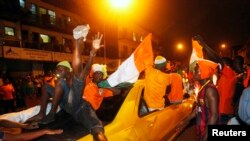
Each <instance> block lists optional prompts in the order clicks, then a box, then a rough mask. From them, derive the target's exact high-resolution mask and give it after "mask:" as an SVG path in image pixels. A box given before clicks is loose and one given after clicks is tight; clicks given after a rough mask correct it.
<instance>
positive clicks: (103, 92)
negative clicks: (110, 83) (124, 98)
mask: <svg viewBox="0 0 250 141" xmlns="http://www.w3.org/2000/svg"><path fill="white" fill-rule="evenodd" d="M110 96H113V92H112V91H111V90H108V89H105V88H98V86H97V85H96V84H95V83H93V82H89V83H88V84H87V85H86V86H85V88H84V90H83V96H82V98H83V99H85V100H86V101H88V102H89V103H90V104H91V106H92V107H93V108H94V109H95V110H97V109H98V108H99V107H100V105H101V103H102V100H103V98H104V97H110Z"/></svg>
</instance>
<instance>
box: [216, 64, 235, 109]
mask: <svg viewBox="0 0 250 141" xmlns="http://www.w3.org/2000/svg"><path fill="white" fill-rule="evenodd" d="M235 83H236V73H235V72H234V71H233V70H232V69H231V68H230V67H229V66H226V65H225V66H224V68H223V70H222V74H221V77H220V79H219V80H218V88H217V89H218V93H219V96H220V104H219V110H220V113H223V114H233V113H234V108H233V105H232V101H233V96H234V89H235Z"/></svg>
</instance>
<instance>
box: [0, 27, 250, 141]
mask: <svg viewBox="0 0 250 141" xmlns="http://www.w3.org/2000/svg"><path fill="white" fill-rule="evenodd" d="M88 31H89V26H77V27H76V28H75V29H74V30H73V36H74V39H75V42H76V43H75V47H74V49H73V52H72V63H71V64H70V63H69V62H68V61H61V62H59V63H58V64H57V66H56V70H55V74H56V75H52V74H51V73H50V74H48V75H46V76H44V77H37V78H32V77H30V76H27V77H26V79H25V83H24V82H23V81H22V79H18V80H17V81H16V82H15V83H14V84H12V83H11V82H10V81H9V80H8V78H4V79H3V84H2V86H1V87H0V95H1V104H2V105H1V108H3V109H2V111H1V114H6V113H10V112H16V109H15V101H16V102H17V103H16V104H17V106H18V107H20V108H22V107H25V109H27V108H29V109H27V110H24V111H20V112H16V113H15V115H13V116H12V117H14V118H13V119H4V117H7V116H4V115H1V116H0V119H1V120H0V126H1V127H5V128H9V127H17V128H23V129H34V128H38V123H39V124H49V123H51V122H53V121H54V120H55V115H56V113H57V112H58V111H60V110H63V111H65V112H66V113H68V114H70V115H71V116H72V117H73V118H74V120H75V121H77V122H78V123H79V124H82V125H83V126H84V127H86V128H87V129H88V131H89V133H91V134H92V136H93V139H94V140H95V141H106V140H107V137H106V136H105V133H104V126H103V123H102V121H101V120H100V119H99V118H98V116H97V115H96V110H97V109H98V108H99V107H100V105H101V103H102V100H103V98H104V97H110V96H114V95H118V94H120V93H121V92H120V89H119V88H116V87H112V88H101V87H99V85H98V84H99V83H100V82H102V81H103V80H105V79H106V78H107V69H106V66H105V65H102V64H93V58H94V57H95V55H96V51H97V50H98V49H99V48H100V47H101V40H102V35H100V34H99V33H98V34H96V36H95V37H94V38H93V41H92V50H91V51H90V55H89V58H88V62H87V63H86V65H85V66H84V67H83V65H82V59H81V54H82V51H83V49H84V42H85V40H86V36H87V34H88ZM166 66H167V60H166V58H164V57H163V56H156V57H155V59H154V62H153V65H151V66H148V67H147V68H146V69H145V70H144V71H143V72H141V74H143V76H142V75H141V76H142V77H143V78H144V79H145V86H146V87H145V94H144V99H145V101H146V103H147V105H148V107H149V111H154V110H162V109H164V107H166V105H169V104H173V103H177V104H178V103H181V102H182V100H183V98H184V95H183V92H184V93H187V94H191V93H194V89H195V86H197V87H198V89H199V91H198V92H197V104H196V107H195V108H194V110H193V112H192V113H191V114H190V116H189V117H188V118H186V119H185V120H184V121H183V122H181V123H180V124H179V125H178V127H177V130H180V129H182V128H183V127H185V126H184V125H186V124H188V123H189V121H190V120H191V119H193V118H194V117H196V121H197V122H196V126H197V129H199V130H197V131H196V133H197V140H204V141H205V140H207V127H208V125H215V124H224V125H226V124H247V125H249V123H250V118H249V117H250V116H249V115H250V113H249V110H248V109H249V108H250V107H249V106H250V105H249V92H250V88H249V80H250V69H249V68H247V67H245V66H244V59H243V57H241V56H236V57H235V58H233V60H232V59H231V58H226V57H224V58H221V62H219V63H215V62H212V61H210V60H206V59H200V60H196V61H195V66H194V68H193V69H191V68H190V70H189V73H190V75H187V73H183V74H179V73H177V72H173V71H169V70H167V67H166ZM214 75H216V76H217V81H216V82H215V81H213V80H212V78H213V76H214ZM187 83H188V87H187ZM168 87H170V90H169V91H168ZM25 96H26V97H28V98H30V99H32V98H33V97H34V96H36V97H40V102H39V104H38V105H37V106H35V105H34V106H35V107H32V106H28V107H27V105H26V104H25V100H24V97H25ZM28 110H29V112H26V111H28ZM30 111H31V112H30ZM27 113H28V114H27ZM17 115H18V116H17ZM21 115H22V116H21ZM232 119H234V122H233V121H232ZM235 121H237V122H235ZM62 132H63V131H62V130H61V129H58V130H50V129H43V130H36V131H29V132H24V133H22V132H20V133H19V134H18V135H17V136H16V135H15V136H14V135H10V133H8V132H4V131H1V130H0V140H1V139H9V140H15V139H16V138H21V137H23V139H24V140H30V139H34V138H37V137H40V136H42V135H45V134H61V133H62Z"/></svg>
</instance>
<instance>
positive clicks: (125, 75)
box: [98, 34, 153, 88]
mask: <svg viewBox="0 0 250 141" xmlns="http://www.w3.org/2000/svg"><path fill="white" fill-rule="evenodd" d="M151 41H152V34H149V35H147V36H146V38H145V39H144V40H143V41H142V42H141V43H140V45H139V46H138V47H137V48H136V49H135V51H134V52H133V53H132V54H131V55H130V56H129V58H127V59H126V60H125V61H124V62H122V64H121V65H120V66H119V67H118V69H117V70H116V71H115V72H114V73H112V74H111V75H110V76H109V77H108V78H107V80H105V81H102V82H100V83H99V84H98V86H99V87H106V88H108V87H115V86H117V85H120V84H127V83H129V84H131V83H135V82H136V80H137V79H138V77H139V74H140V72H142V71H143V70H144V69H145V68H146V67H147V66H152V65H153V51H152V42H151Z"/></svg>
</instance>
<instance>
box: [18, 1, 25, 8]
mask: <svg viewBox="0 0 250 141" xmlns="http://www.w3.org/2000/svg"><path fill="white" fill-rule="evenodd" d="M19 3H20V7H22V8H24V7H25V0H19Z"/></svg>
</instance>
